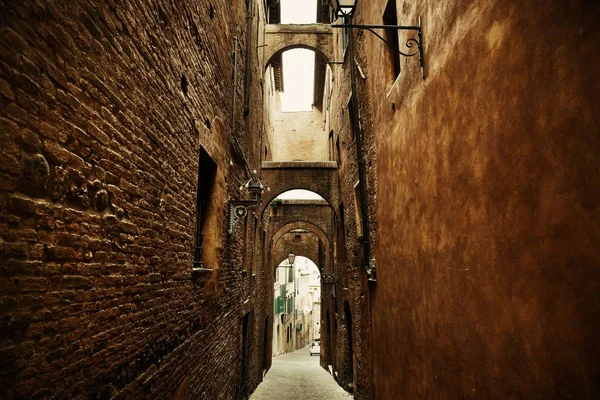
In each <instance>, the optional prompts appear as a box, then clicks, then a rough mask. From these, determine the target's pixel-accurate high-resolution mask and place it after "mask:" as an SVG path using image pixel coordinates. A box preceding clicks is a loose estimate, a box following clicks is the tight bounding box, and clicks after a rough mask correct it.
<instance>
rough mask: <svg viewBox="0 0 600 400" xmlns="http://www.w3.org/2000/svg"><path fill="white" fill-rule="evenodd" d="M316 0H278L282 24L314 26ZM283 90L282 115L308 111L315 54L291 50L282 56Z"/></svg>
mask: <svg viewBox="0 0 600 400" xmlns="http://www.w3.org/2000/svg"><path fill="white" fill-rule="evenodd" d="M316 21H317V0H281V23H282V24H314V23H315V22H316ZM282 57H283V88H284V92H283V93H281V109H282V111H284V112H292V111H311V110H312V102H313V88H314V80H315V74H314V72H315V52H314V51H312V50H306V49H294V50H289V51H286V52H285V53H283V55H282Z"/></svg>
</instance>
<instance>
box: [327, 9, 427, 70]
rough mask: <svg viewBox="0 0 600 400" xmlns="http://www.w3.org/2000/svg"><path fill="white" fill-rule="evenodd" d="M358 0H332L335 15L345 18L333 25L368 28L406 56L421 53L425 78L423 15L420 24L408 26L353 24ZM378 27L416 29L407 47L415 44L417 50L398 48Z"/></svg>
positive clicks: (421, 65) (360, 28) (351, 57)
mask: <svg viewBox="0 0 600 400" xmlns="http://www.w3.org/2000/svg"><path fill="white" fill-rule="evenodd" d="M357 3H358V0H331V4H332V6H333V9H334V10H335V15H336V16H338V17H342V18H343V19H344V23H343V24H341V25H335V24H334V25H331V27H332V28H343V29H358V30H366V31H369V32H371V33H372V34H374V35H375V36H377V37H378V38H379V39H381V40H382V41H383V42H384V43H385V44H386V45H387V46H388V47H390V48H391V49H392V50H394V51H395V52H396V53H398V54H399V55H402V56H404V57H413V56H416V55H417V54H418V55H419V65H420V67H421V76H422V77H423V79H425V53H424V51H423V30H422V29H421V17H419V25H408V26H400V25H353V24H352V15H354V12H355V11H356V5H357ZM376 29H396V30H399V31H416V32H417V37H416V38H410V39H408V40H407V41H406V47H407V48H409V49H412V48H413V47H414V46H416V47H417V49H416V51H413V52H410V53H407V52H403V51H401V50H400V49H398V48H396V46H394V45H392V44H391V43H390V42H388V41H387V40H385V39H384V38H383V36H381V35H380V34H379V33H377V32H376V31H375V30H376ZM349 36H350V38H349V40H351V41H352V35H349ZM350 59H351V60H352V59H353V55H352V54H350Z"/></svg>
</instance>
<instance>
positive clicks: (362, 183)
mask: <svg viewBox="0 0 600 400" xmlns="http://www.w3.org/2000/svg"><path fill="white" fill-rule="evenodd" d="M346 23H347V24H348V25H351V24H352V18H351V17H349V18H348V19H347V21H346ZM348 39H349V40H348V52H349V58H350V81H351V83H352V115H353V116H354V118H352V124H353V129H354V132H356V156H357V158H358V179H359V180H358V185H359V189H360V212H361V213H362V217H363V218H362V234H363V235H362V244H363V258H364V259H363V263H364V268H365V271H366V272H367V275H368V276H369V280H375V277H374V276H373V275H372V274H371V271H370V266H369V260H370V258H371V240H370V232H369V213H368V208H367V201H368V196H367V183H366V182H367V176H366V172H365V157H364V154H363V143H362V132H361V131H360V123H359V110H358V94H357V90H356V66H355V65H354V64H355V61H354V35H353V34H352V30H351V29H350V32H349V38H348Z"/></svg>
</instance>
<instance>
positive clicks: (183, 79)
mask: <svg viewBox="0 0 600 400" xmlns="http://www.w3.org/2000/svg"><path fill="white" fill-rule="evenodd" d="M181 91H182V92H183V94H184V95H186V96H187V94H188V81H187V78H186V77H185V75H181Z"/></svg>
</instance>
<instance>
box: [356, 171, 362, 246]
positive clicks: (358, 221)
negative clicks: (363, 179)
mask: <svg viewBox="0 0 600 400" xmlns="http://www.w3.org/2000/svg"><path fill="white" fill-rule="evenodd" d="M354 210H355V214H356V236H358V237H362V235H363V228H362V226H363V214H362V201H361V193H360V181H359V182H356V185H354Z"/></svg>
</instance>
